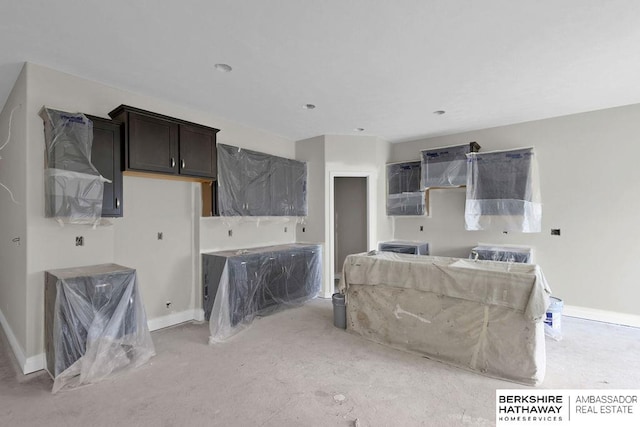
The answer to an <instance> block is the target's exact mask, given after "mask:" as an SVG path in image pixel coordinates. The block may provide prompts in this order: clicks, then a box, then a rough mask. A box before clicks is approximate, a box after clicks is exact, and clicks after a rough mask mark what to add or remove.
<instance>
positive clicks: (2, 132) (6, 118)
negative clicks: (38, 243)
mask: <svg viewBox="0 0 640 427" xmlns="http://www.w3.org/2000/svg"><path fill="white" fill-rule="evenodd" d="M26 102H27V77H26V70H25V69H24V68H23V69H22V72H21V73H20V75H19V76H18V79H17V81H16V83H15V85H14V87H13V90H12V91H11V94H10V95H9V98H8V99H7V102H6V104H5V106H4V109H3V110H2V113H0V147H2V146H3V145H4V148H3V149H2V150H0V158H1V159H0V183H2V184H4V185H5V186H6V187H7V188H8V189H9V190H10V191H11V192H12V193H13V196H14V198H15V200H16V202H17V203H14V201H13V200H12V198H11V195H10V193H9V192H8V191H7V190H6V189H4V188H2V187H0V323H1V324H2V327H3V328H4V330H5V332H6V334H7V336H8V338H9V342H10V344H11V347H12V349H13V351H14V353H15V354H16V358H17V359H18V362H19V363H20V364H21V365H24V364H25V363H26V356H25V354H24V349H25V347H26V343H27V315H26V313H25V310H24V308H25V304H26V301H27V290H26V287H25V286H24V283H25V281H26V274H27V241H26V237H27V219H26V210H27V203H26V194H27V160H26V159H27V154H26V153H27V147H26V145H25V144H24V141H26V139H27V137H26V133H25V132H26V124H25V123H26ZM12 111H13V118H12V120H11V126H9V124H10V119H11V112H12ZM5 144H6V145H5ZM14 239H20V241H19V242H14Z"/></svg>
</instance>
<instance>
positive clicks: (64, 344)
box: [45, 264, 155, 393]
mask: <svg viewBox="0 0 640 427" xmlns="http://www.w3.org/2000/svg"><path fill="white" fill-rule="evenodd" d="M46 275H47V281H46V289H45V330H46V333H45V337H46V339H45V346H46V350H47V370H48V371H49V373H50V374H51V375H52V377H54V384H53V392H54V393H55V392H57V391H58V390H60V389H62V388H66V387H68V388H71V387H78V386H81V385H85V384H89V383H94V382H97V381H100V380H102V379H104V378H106V377H107V376H110V375H112V374H115V373H119V372H123V371H126V370H128V369H132V368H135V367H138V366H140V365H142V364H144V363H146V362H147V361H148V360H149V359H150V358H151V357H152V356H154V355H155V349H154V346H153V342H152V340H151V334H150V333H149V329H148V326H147V317H146V314H145V311H144V307H143V304H142V299H141V297H140V292H139V290H138V285H137V278H136V271H135V270H133V269H130V268H127V267H122V266H119V265H115V264H104V265H97V266H88V267H80V268H72V269H62V270H53V271H48V272H47V273H46Z"/></svg>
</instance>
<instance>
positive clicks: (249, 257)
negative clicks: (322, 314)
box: [208, 244, 322, 343]
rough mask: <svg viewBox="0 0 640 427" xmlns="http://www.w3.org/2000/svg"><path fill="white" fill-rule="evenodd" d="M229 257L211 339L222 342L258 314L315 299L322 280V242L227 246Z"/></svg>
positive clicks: (215, 304)
mask: <svg viewBox="0 0 640 427" xmlns="http://www.w3.org/2000/svg"><path fill="white" fill-rule="evenodd" d="M216 254H217V255H220V256H224V257H227V261H226V262H225V264H224V269H223V271H222V275H221V277H220V282H219V285H218V290H217V292H216V296H215V300H214V302H213V309H212V311H211V317H210V318H209V329H210V332H211V335H210V338H209V342H210V343H217V342H223V341H225V340H227V339H228V338H230V337H232V336H233V335H235V334H237V333H238V332H240V331H242V330H244V329H245V328H247V327H248V326H249V325H250V324H251V323H252V322H253V320H254V319H255V317H256V316H265V315H268V314H271V313H273V312H275V311H279V310H282V309H285V308H289V307H294V306H298V305H301V304H303V303H304V302H306V301H308V300H310V299H313V298H315V297H316V296H317V294H318V292H320V288H321V286H322V281H321V280H322V279H321V278H322V246H321V245H305V244H291V245H279V246H269V247H262V248H253V249H245V250H239V251H225V252H217V253H210V254H208V255H216Z"/></svg>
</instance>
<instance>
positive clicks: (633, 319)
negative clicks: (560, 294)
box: [562, 305, 640, 328]
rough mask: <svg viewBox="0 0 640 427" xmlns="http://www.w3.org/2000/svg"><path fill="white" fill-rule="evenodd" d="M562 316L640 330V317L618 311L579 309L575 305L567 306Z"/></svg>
mask: <svg viewBox="0 0 640 427" xmlns="http://www.w3.org/2000/svg"><path fill="white" fill-rule="evenodd" d="M562 315H563V316H568V317H579V318H580V319H586V320H596V321H598V322H605V323H614V324H616V325H624V326H633V327H636V328H640V316H638V315H637V314H627V313H618V312H616V311H608V310H598V309H595V308H587V307H577V306H575V305H565V306H564V309H563V311H562Z"/></svg>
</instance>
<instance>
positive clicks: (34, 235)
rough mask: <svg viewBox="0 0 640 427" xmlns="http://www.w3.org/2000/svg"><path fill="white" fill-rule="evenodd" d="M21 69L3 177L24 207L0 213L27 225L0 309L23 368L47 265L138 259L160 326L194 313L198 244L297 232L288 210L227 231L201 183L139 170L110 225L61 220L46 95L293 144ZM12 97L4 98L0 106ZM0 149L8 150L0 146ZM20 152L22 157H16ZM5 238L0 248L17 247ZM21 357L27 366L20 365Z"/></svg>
mask: <svg viewBox="0 0 640 427" xmlns="http://www.w3.org/2000/svg"><path fill="white" fill-rule="evenodd" d="M23 79H24V80H19V81H18V84H17V85H16V90H15V91H17V93H18V94H20V93H24V92H25V91H26V97H25V95H22V97H23V98H26V105H25V106H24V107H25V108H24V109H23V110H22V113H21V114H22V119H21V122H22V123H21V124H20V120H18V124H17V125H16V126H15V127H16V129H18V130H16V131H15V132H14V135H15V137H16V138H15V142H16V144H15V145H16V147H12V150H16V149H17V150H18V152H17V154H16V155H15V156H13V155H12V157H15V159H14V161H15V162H16V167H15V168H13V169H11V170H9V171H8V172H7V173H6V175H7V176H6V180H7V182H9V183H10V184H14V183H15V184H17V187H15V188H16V189H17V192H18V194H20V193H22V194H23V195H24V196H25V198H26V200H25V203H24V204H22V205H21V206H20V207H19V208H13V207H11V208H10V209H22V212H23V214H22V215H18V214H15V215H13V216H11V217H10V218H11V219H10V220H5V219H4V218H7V217H5V216H4V215H3V219H0V221H3V227H2V230H7V232H8V233H10V234H11V236H13V234H16V233H18V232H19V230H20V227H22V228H24V229H26V239H24V240H25V242H24V246H21V247H20V248H19V249H21V250H24V248H26V253H25V255H23V256H22V258H23V264H22V267H21V266H20V265H19V263H16V264H15V265H10V266H9V267H8V270H7V271H6V272H5V271H3V273H2V278H3V279H2V280H3V288H2V289H3V290H1V291H0V292H3V293H6V294H7V295H9V296H10V297H8V298H7V300H6V301H7V303H5V302H4V301H5V299H4V298H2V303H0V304H3V303H4V304H7V309H6V310H4V308H3V313H4V312H5V311H6V313H5V316H8V319H9V323H10V326H11V328H12V329H16V331H17V332H16V334H17V337H18V341H19V344H20V347H21V350H22V352H23V353H24V355H25V358H26V359H27V361H26V362H25V363H22V362H21V363H22V365H23V369H26V370H33V369H30V368H29V367H37V366H38V364H39V363H41V353H42V352H43V307H44V295H43V281H44V271H45V270H48V269H53V268H66V267H74V266H80V265H90V264H98V263H105V262H116V263H119V264H123V265H126V266H130V267H133V268H136V269H137V271H138V277H139V283H140V288H141V293H142V297H143V301H144V303H145V309H146V312H147V317H148V318H149V320H150V325H151V326H152V328H157V327H163V326H169V325H171V324H175V323H178V322H181V321H185V320H190V319H193V318H194V317H196V318H197V317H198V316H199V313H200V286H201V285H200V264H199V263H200V252H201V251H211V250H217V249H226V248H242V247H252V246H261V245H263V244H271V243H286V242H292V241H295V231H296V230H295V225H296V219H295V218H278V219H271V220H270V219H265V218H252V219H244V220H242V221H240V220H238V222H236V223H235V224H234V227H236V229H234V235H233V238H229V237H228V233H227V229H228V228H229V224H228V223H225V220H223V219H220V218H201V217H200V208H201V204H200V203H201V202H200V187H199V184H194V183H188V182H176V181H168V180H161V179H149V178H138V177H125V178H124V205H123V206H124V217H123V218H116V219H112V220H110V222H111V224H112V225H110V226H104V227H98V228H97V229H92V228H91V227H87V226H78V225H66V226H64V227H60V226H59V225H58V224H57V223H56V222H55V221H54V220H52V219H47V218H45V217H44V186H43V182H44V179H43V170H44V169H43V159H44V134H43V125H42V119H41V118H40V117H39V116H38V112H39V111H40V109H41V108H42V106H43V105H46V106H48V107H52V108H56V109H61V110H66V111H71V112H76V111H80V112H83V113H87V114H92V115H96V116H102V117H108V115H107V113H108V112H109V111H111V110H112V109H113V108H115V107H117V106H118V105H120V104H128V105H133V106H136V107H139V108H142V109H146V110H150V111H155V112H158V113H161V114H165V115H169V116H174V117H178V118H182V119H185V120H189V121H193V122H196V123H201V124H204V125H208V126H212V127H216V128H218V129H221V131H220V132H219V133H218V141H219V142H221V143H225V144H232V145H237V146H241V147H244V148H252V149H258V150H260V151H263V152H267V153H271V154H275V155H279V156H284V157H290V158H293V157H294V156H295V146H294V143H293V141H289V140H287V139H285V138H281V137H279V136H276V135H272V134H268V133H266V132H263V131H260V130H256V129H252V128H248V127H244V126H242V125H239V124H237V123H234V122H230V121H227V120H224V119H221V118H217V117H212V116H211V115H209V114H207V113H204V112H199V111H193V110H190V109H186V108H182V107H180V106H177V105H174V104H171V103H168V102H164V101H161V100H157V99H154V98H150V97H146V96H142V95H138V94H134V93H131V92H127V91H123V90H119V89H116V88H113V87H108V86H105V85H102V84H99V83H96V82H91V81H88V80H84V79H81V78H78V77H74V76H71V75H68V74H64V73H60V72H57V71H54V70H50V69H48V68H45V67H41V66H38V65H34V64H27V66H26V77H25V78H23ZM25 88H26V89H25ZM12 99H13V98H12ZM11 105H12V104H11V99H10V102H8V103H7V107H6V108H8V107H10V106H11ZM6 108H5V112H6ZM5 114H6V113H4V112H3V115H2V116H1V117H0V125H1V124H2V123H4V120H5ZM9 153H11V152H9ZM3 154H6V153H5V152H4V150H3ZM3 157H4V155H3ZM19 162H22V167H18V166H19ZM5 171H6V170H5ZM2 173H3V175H0V177H2V178H0V179H5V178H4V174H5V172H2ZM3 182H4V181H3ZM20 185H22V186H23V187H22V188H21V187H20ZM1 196H2V195H1V194H0V197H1ZM2 206H3V207H2V209H6V208H8V205H6V204H5V203H4V202H3V203H2ZM20 218H23V220H22V221H23V222H22V223H21V222H20ZM24 218H26V221H25V220H24ZM284 224H288V225H289V227H288V232H287V233H284V231H283V225H284ZM5 225H6V226H5ZM157 232H163V234H164V239H163V240H158V239H157ZM3 233H4V231H3ZM79 235H82V236H84V239H85V245H84V246H82V247H76V246H75V236H79ZM9 241H10V239H9ZM5 242H6V239H3V241H2V251H3V253H4V251H8V250H13V251H15V248H12V247H11V246H8V245H6V243H5ZM4 259H5V257H4V256H3V260H4ZM25 261H26V266H25ZM21 268H22V271H21ZM25 275H26V278H25ZM21 277H22V278H21ZM7 281H8V282H10V283H9V284H8V285H6V282H7ZM0 295H2V294H0ZM3 296H4V295H3ZM167 301H171V303H172V304H171V307H170V308H169V309H167V308H166V305H165V303H166V302H167ZM1 307H2V305H0V308H1ZM7 313H8V314H7ZM21 316H22V317H21ZM26 365H29V366H28V367H27V368H25V366H26Z"/></svg>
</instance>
